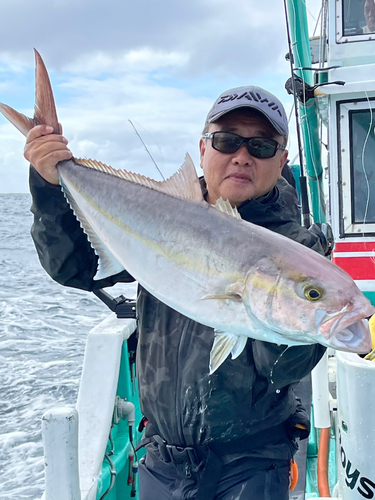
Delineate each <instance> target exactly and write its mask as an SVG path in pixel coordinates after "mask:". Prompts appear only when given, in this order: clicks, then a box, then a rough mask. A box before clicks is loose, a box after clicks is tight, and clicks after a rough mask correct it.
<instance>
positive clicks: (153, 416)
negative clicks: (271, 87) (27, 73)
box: [25, 87, 325, 500]
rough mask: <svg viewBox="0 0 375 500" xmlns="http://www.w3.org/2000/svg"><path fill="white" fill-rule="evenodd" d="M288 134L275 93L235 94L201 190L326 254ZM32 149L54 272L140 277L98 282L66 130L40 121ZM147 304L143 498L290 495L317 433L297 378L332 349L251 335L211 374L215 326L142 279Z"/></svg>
mask: <svg viewBox="0 0 375 500" xmlns="http://www.w3.org/2000/svg"><path fill="white" fill-rule="evenodd" d="M287 138H288V125H287V118H286V114H285V110H284V108H283V106H282V104H281V103H280V102H279V101H278V99H277V98H276V97H275V96H273V95H272V94H270V93H268V92H267V91H265V90H263V89H261V88H258V87H240V88H237V89H232V90H229V91H228V92H225V93H224V94H222V95H221V96H220V97H219V98H218V99H217V100H216V101H215V103H214V105H213V107H212V108H211V110H210V111H209V113H208V116H207V119H206V123H205V128H204V131H203V134H202V138H201V140H200V155H201V167H202V169H203V174H204V177H203V178H202V180H201V183H202V190H203V193H204V195H205V197H206V200H207V201H208V202H209V203H215V201H216V200H217V199H218V198H220V197H222V198H224V199H227V200H229V201H230V203H231V204H232V205H233V206H236V207H237V208H238V210H239V213H240V214H241V216H242V218H243V219H245V220H248V221H251V222H253V223H256V224H259V225H262V226H264V227H267V228H268V229H271V230H273V231H276V232H279V233H281V234H284V235H286V236H288V237H290V238H292V239H295V240H297V241H299V242H301V243H303V244H305V245H307V246H310V247H311V248H314V249H315V250H317V251H319V252H321V253H322V248H321V246H320V242H319V238H318V237H317V236H316V235H313V234H312V233H310V232H309V231H308V230H306V229H305V228H302V227H301V226H300V224H299V212H298V207H297V203H296V196H295V191H294V189H293V188H292V187H291V186H290V185H289V184H288V183H287V182H286V181H285V180H283V179H282V178H281V171H282V168H283V166H284V164H285V162H286V158H287V152H286V150H285V147H286V142H287ZM25 157H26V158H27V159H28V160H29V161H30V162H31V163H32V165H34V167H31V173H30V188H31V193H32V195H33V206H32V211H33V213H34V215H35V219H34V225H33V228H32V236H33V238H34V241H35V245H36V248H37V250H38V253H39V258H40V260H41V262H42V265H43V266H44V267H45V269H46V270H47V271H48V272H49V274H50V275H51V276H52V277H53V278H54V279H56V280H57V281H59V282H60V283H62V284H64V285H69V286H75V287H79V288H83V289H86V290H92V289H94V288H100V287H103V286H109V285H112V284H113V283H115V282H118V281H132V280H133V278H132V277H131V276H130V275H129V274H128V273H126V272H123V273H120V274H118V275H116V276H113V277H111V278H108V279H104V280H100V281H96V282H94V281H93V277H94V275H95V272H96V266H97V257H96V255H95V254H94V252H93V250H92V249H91V247H90V245H89V243H88V242H87V238H86V237H85V235H84V234H83V232H82V230H81V228H80V226H79V223H78V222H77V221H76V219H75V217H74V215H73V213H72V211H71V209H70V208H69V206H68V205H67V203H66V201H65V199H64V196H63V194H62V193H61V191H60V189H59V187H58V186H57V184H58V176H57V170H56V163H57V162H58V161H61V160H65V159H69V158H70V157H71V153H70V151H69V150H68V148H67V141H66V139H65V138H64V137H63V136H61V135H52V134H51V130H49V129H48V127H45V126H38V127H35V128H34V129H32V130H31V131H30V133H29V135H28V138H27V144H26V147H25ZM197 223H199V221H197ZM217 236H218V238H220V234H218V235H217ZM137 311H138V331H139V341H138V351H137V368H138V383H139V394H140V402H141V408H142V412H143V413H144V415H145V417H146V418H147V419H148V424H147V427H146V437H145V440H144V443H145V445H146V447H147V453H146V458H145V460H143V459H142V461H141V464H140V499H141V500H146V499H147V500H172V499H181V500H182V499H188V498H195V499H196V500H209V499H213V498H215V499H216V500H229V499H232V498H237V499H239V500H244V499H249V498H251V499H252V500H263V499H265V498H267V499H269V500H286V499H287V498H288V488H289V471H290V461H291V458H292V456H293V454H294V451H295V442H294V438H295V437H297V436H299V437H301V436H302V437H307V434H308V430H306V429H307V427H308V426H309V423H308V417H307V415H306V414H305V412H304V410H303V408H302V407H301V405H300V403H299V401H298V399H297V398H296V397H295V394H294V392H293V388H292V385H293V384H295V383H296V382H298V381H299V380H300V379H301V378H302V377H304V376H305V375H306V374H308V373H309V372H310V371H311V369H312V368H313V367H314V366H315V365H316V363H317V362H318V361H319V359H320V358H321V356H322V355H323V353H324V350H325V348H324V347H322V346H320V345H314V346H301V347H292V348H289V349H288V350H286V351H285V346H278V345H276V344H270V343H266V342H261V341H258V340H248V342H247V346H246V349H245V350H244V352H243V353H242V354H241V355H240V356H239V357H238V358H237V359H235V360H232V359H230V358H229V359H227V360H226V361H225V362H224V363H223V364H222V365H221V366H220V367H219V368H218V370H217V371H216V372H215V373H213V374H212V375H209V372H208V366H209V353H210V350H211V346H212V343H213V335H214V332H213V330H212V329H211V328H209V327H206V326H204V325H201V324H198V323H196V322H194V321H192V320H191V319H189V318H187V317H185V316H183V315H181V314H180V313H178V312H176V311H174V310H172V309H171V308H169V307H168V306H166V305H165V304H163V303H162V302H160V301H159V300H157V299H156V298H155V297H153V296H152V295H151V294H149V293H148V292H147V290H145V289H143V288H142V287H139V292H138V301H137Z"/></svg>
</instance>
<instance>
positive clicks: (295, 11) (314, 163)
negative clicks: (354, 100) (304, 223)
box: [287, 0, 326, 222]
mask: <svg viewBox="0 0 375 500" xmlns="http://www.w3.org/2000/svg"><path fill="white" fill-rule="evenodd" d="M287 10H288V16H289V25H290V37H291V42H292V48H293V57H294V67H296V68H299V67H307V68H311V66H312V63H311V53H310V42H309V33H308V25H307V14H306V6H305V3H304V2H301V0H287ZM296 74H297V75H298V76H300V77H301V78H302V79H303V80H304V81H305V82H306V83H308V84H309V85H313V74H314V73H313V71H306V70H296ZM299 117H300V125H301V132H302V137H303V143H304V154H305V160H306V172H307V178H308V185H309V191H310V200H311V207H310V209H311V210H312V213H313V217H314V222H325V221H326V215H325V201H324V191H323V167H322V162H321V148H320V140H319V123H318V113H317V106H316V102H315V99H309V100H308V101H307V103H306V104H305V105H302V104H300V105H299Z"/></svg>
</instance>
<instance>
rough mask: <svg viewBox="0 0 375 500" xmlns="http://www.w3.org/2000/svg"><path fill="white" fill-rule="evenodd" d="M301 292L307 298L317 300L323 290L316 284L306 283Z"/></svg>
mask: <svg viewBox="0 0 375 500" xmlns="http://www.w3.org/2000/svg"><path fill="white" fill-rule="evenodd" d="M303 294H304V296H305V297H306V299H307V300H311V301H315V300H319V299H320V298H321V297H322V296H323V290H322V289H321V288H320V287H319V286H317V285H311V284H310V285H306V286H305V287H304V289H303Z"/></svg>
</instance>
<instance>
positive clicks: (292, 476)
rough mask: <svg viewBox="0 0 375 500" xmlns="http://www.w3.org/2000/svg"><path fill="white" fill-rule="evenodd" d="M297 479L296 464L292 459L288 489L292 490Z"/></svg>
mask: <svg viewBox="0 0 375 500" xmlns="http://www.w3.org/2000/svg"><path fill="white" fill-rule="evenodd" d="M297 481H298V466H297V463H296V462H295V461H294V460H291V461H290V485H289V489H290V491H293V490H294V488H295V487H296V484H297Z"/></svg>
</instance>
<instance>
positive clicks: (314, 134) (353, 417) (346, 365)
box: [286, 0, 375, 500]
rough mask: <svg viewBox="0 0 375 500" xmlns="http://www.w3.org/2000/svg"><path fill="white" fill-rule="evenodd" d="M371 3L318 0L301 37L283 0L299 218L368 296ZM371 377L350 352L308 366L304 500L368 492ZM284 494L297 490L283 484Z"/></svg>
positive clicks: (366, 363) (373, 196)
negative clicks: (314, 32)
mask: <svg viewBox="0 0 375 500" xmlns="http://www.w3.org/2000/svg"><path fill="white" fill-rule="evenodd" d="M369 9H372V12H369ZM374 10H375V9H374V4H373V2H368V1H359V2H358V1H356V2H354V1H351V0H323V2H322V9H321V12H320V26H321V29H320V36H317V37H311V36H309V33H308V25H307V11H306V6H305V2H303V1H300V0H288V1H287V2H286V12H287V27H288V33H289V41H290V47H291V48H292V49H291V50H290V52H289V60H290V64H291V68H292V77H291V79H290V81H288V83H287V86H286V87H287V89H288V91H289V92H290V93H293V95H294V98H295V102H296V115H297V117H298V128H299V130H300V132H301V136H302V137H301V140H300V155H299V158H300V164H299V165H298V166H297V167H294V168H295V170H294V171H295V172H297V171H298V176H297V182H298V180H299V179H298V177H299V174H300V173H302V178H301V180H302V183H301V185H300V187H301V197H302V199H303V198H304V196H303V193H302V192H303V187H304V185H305V183H306V179H305V178H307V184H308V188H309V189H308V191H309V200H310V202H311V212H310V210H308V207H307V199H306V198H305V199H304V200H303V202H302V205H305V207H303V223H304V224H305V225H307V226H308V225H310V224H311V223H317V224H320V227H321V228H322V229H323V231H325V233H326V236H327V243H328V245H330V246H332V249H333V250H332V255H331V257H332V260H333V262H335V263H336V264H337V265H338V266H340V267H342V268H343V269H344V270H345V271H346V272H347V273H348V274H350V275H351V276H352V278H353V279H354V280H355V282H356V283H357V285H358V287H359V288H360V290H361V291H362V292H363V293H364V294H365V295H366V296H367V297H368V298H369V299H370V300H371V302H372V303H373V304H374V303H375V295H374V292H375V289H374V286H375V281H374V278H375V274H374V272H375V267H374V258H373V257H374V249H375V246H374V244H375V212H374V209H375V190H374V188H375V177H374V160H373V158H374V155H373V151H374V146H375V137H374V125H375V121H374V117H375V115H374V110H375V43H374V41H375V25H373V23H372V19H374V18H372V19H371V17H372V14H373V12H374ZM297 103H298V104H297ZM301 166H302V168H301ZM324 172H326V177H327V182H326V183H327V186H325V185H324V184H325V182H324V178H323V177H324ZM304 177H305V178H304ZM311 213H312V217H310V214H311ZM327 222H328V223H329V226H327V225H326V224H327ZM329 228H332V233H331V232H330V229H329ZM333 238H334V241H335V243H334V245H333ZM373 347H374V346H373ZM374 383H375V365H374V363H373V362H372V361H371V360H368V359H364V358H363V357H360V356H358V355H356V354H349V353H341V352H340V353H338V352H336V353H333V352H328V353H327V354H326V356H325V357H324V358H323V359H322V361H321V362H320V363H319V364H318V366H317V367H316V368H315V369H314V370H313V373H312V392H313V405H312V406H313V412H312V422H313V424H314V426H313V430H312V432H311V436H310V442H309V444H308V448H307V459H306V467H307V470H306V477H304V479H305V488H304V489H305V492H304V497H305V498H327V497H335V498H338V499H343V500H357V499H358V500H359V499H363V498H373V496H374V493H375V465H374V460H373V458H374V457H373V450H374V445H375V438H374V435H373V433H372V428H373V425H374V423H375V411H374V410H375V408H374V407H373V401H372V398H371V396H370V397H369V395H370V394H371V390H372V387H373V386H374ZM290 496H291V498H303V496H300V497H298V495H294V494H293V492H291V495H290Z"/></svg>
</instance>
